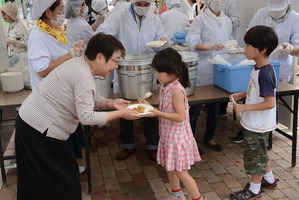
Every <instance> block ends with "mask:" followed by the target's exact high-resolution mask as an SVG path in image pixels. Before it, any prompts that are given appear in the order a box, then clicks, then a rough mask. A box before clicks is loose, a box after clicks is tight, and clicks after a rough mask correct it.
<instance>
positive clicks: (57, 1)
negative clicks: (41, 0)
mask: <svg viewBox="0 0 299 200" xmlns="http://www.w3.org/2000/svg"><path fill="white" fill-rule="evenodd" d="M60 1H62V0H56V1H55V2H54V3H53V4H52V6H51V7H50V8H49V9H50V10H51V11H53V12H54V11H55V8H56V7H57V6H59V4H60ZM47 17H48V16H47V14H46V11H45V12H44V13H43V15H42V16H41V17H40V18H41V19H45V18H47Z"/></svg>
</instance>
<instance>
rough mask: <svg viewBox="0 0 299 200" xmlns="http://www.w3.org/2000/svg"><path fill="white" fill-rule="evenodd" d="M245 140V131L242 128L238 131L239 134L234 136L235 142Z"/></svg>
mask: <svg viewBox="0 0 299 200" xmlns="http://www.w3.org/2000/svg"><path fill="white" fill-rule="evenodd" d="M242 142H243V132H242V130H240V131H239V132H238V135H237V136H236V137H234V138H233V143H236V144H239V143H242Z"/></svg>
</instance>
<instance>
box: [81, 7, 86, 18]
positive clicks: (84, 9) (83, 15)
mask: <svg viewBox="0 0 299 200" xmlns="http://www.w3.org/2000/svg"><path fill="white" fill-rule="evenodd" d="M82 12H83V13H82V14H81V16H82V17H83V18H85V17H86V16H87V15H88V7H85V8H83V10H82Z"/></svg>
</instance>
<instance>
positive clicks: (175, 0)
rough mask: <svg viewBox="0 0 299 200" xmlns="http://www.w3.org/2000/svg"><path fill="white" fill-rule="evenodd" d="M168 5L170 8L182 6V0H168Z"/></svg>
mask: <svg viewBox="0 0 299 200" xmlns="http://www.w3.org/2000/svg"><path fill="white" fill-rule="evenodd" d="M166 5H167V7H169V8H173V7H180V5H181V0H166Z"/></svg>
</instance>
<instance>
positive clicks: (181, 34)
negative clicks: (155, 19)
mask: <svg viewBox="0 0 299 200" xmlns="http://www.w3.org/2000/svg"><path fill="white" fill-rule="evenodd" d="M187 33H188V31H178V32H176V33H174V35H173V36H174V37H175V38H177V39H185V38H186V36H187Z"/></svg>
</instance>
